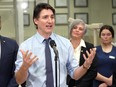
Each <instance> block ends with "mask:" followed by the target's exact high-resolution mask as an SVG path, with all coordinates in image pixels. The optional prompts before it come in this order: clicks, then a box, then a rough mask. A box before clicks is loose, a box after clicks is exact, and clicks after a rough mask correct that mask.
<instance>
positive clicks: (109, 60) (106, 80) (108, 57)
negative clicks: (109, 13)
mask: <svg viewBox="0 0 116 87" xmlns="http://www.w3.org/2000/svg"><path fill="white" fill-rule="evenodd" d="M99 37H100V40H101V45H99V46H97V47H96V48H97V50H96V54H97V57H98V65H97V76H96V80H94V82H93V87H111V86H112V75H113V71H114V68H115V66H114V63H115V61H116V47H114V46H113V45H112V41H113V38H114V30H113V28H112V26H110V25H103V26H102V27H101V28H100V32H99Z"/></svg>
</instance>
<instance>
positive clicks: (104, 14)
mask: <svg viewBox="0 0 116 87" xmlns="http://www.w3.org/2000/svg"><path fill="white" fill-rule="evenodd" d="M48 1H49V3H50V4H51V5H52V6H53V7H55V6H54V0H48ZM67 1H69V3H68V6H69V7H68V8H62V7H61V8H55V9H56V13H61V14H62V13H67V14H68V16H70V17H72V18H74V13H80V12H86V13H88V15H89V17H88V21H89V24H91V23H104V24H109V25H112V13H114V12H116V8H115V9H113V8H112V2H111V1H112V0H88V7H86V8H77V7H76V8H74V0H67ZM0 6H1V5H0ZM33 7H34V3H33V0H29V8H28V9H27V13H29V15H30V25H29V26H25V27H24V36H25V39H27V38H28V37H30V36H32V35H33V34H34V33H35V32H36V29H35V26H34V24H33V21H32V13H33ZM1 9H2V7H0V16H1V17H2V30H1V31H0V34H1V35H5V36H8V37H11V38H14V39H15V36H16V35H15V31H16V30H15V22H14V20H15V11H14V8H13V7H11V9H8V8H7V9H3V10H1ZM112 26H113V28H114V30H115V28H116V26H114V25H112ZM54 32H55V33H58V34H60V35H62V36H64V37H67V38H68V37H69V35H68V32H69V30H68V24H66V25H56V27H55V29H54ZM115 32H116V30H115ZM84 38H86V39H85V40H87V41H90V42H92V43H93V31H92V30H88V32H87V34H86V37H84ZM91 38H92V39H91ZM115 41H116V40H115ZM98 44H99V39H98Z"/></svg>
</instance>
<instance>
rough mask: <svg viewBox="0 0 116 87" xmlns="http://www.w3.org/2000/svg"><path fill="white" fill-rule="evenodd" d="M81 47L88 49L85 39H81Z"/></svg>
mask: <svg viewBox="0 0 116 87" xmlns="http://www.w3.org/2000/svg"><path fill="white" fill-rule="evenodd" d="M79 45H80V46H82V47H86V45H85V41H84V40H83V39H81V42H80V44H79Z"/></svg>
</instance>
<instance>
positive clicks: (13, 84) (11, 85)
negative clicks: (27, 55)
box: [8, 43, 18, 87]
mask: <svg viewBox="0 0 116 87" xmlns="http://www.w3.org/2000/svg"><path fill="white" fill-rule="evenodd" d="M12 45H13V46H14V48H13V49H14V56H13V59H14V60H13V62H12V63H13V68H12V78H11V80H10V81H9V84H8V87H18V84H17V82H16V79H15V76H14V75H15V72H14V70H15V61H16V57H17V52H18V44H17V43H14V44H12Z"/></svg>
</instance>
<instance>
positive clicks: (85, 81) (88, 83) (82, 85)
mask: <svg viewBox="0 0 116 87" xmlns="http://www.w3.org/2000/svg"><path fill="white" fill-rule="evenodd" d="M85 45H86V47H81V52H80V63H79V66H81V65H83V63H84V61H85V59H84V57H83V54H86V51H89V50H90V49H91V48H94V46H93V44H91V43H88V42H85ZM86 56H87V54H86ZM96 66H97V56H95V58H94V60H93V62H92V64H91V67H90V68H89V69H88V71H87V72H86V74H85V75H84V76H83V77H81V78H80V79H79V80H77V81H75V80H74V79H71V78H70V77H69V76H68V77H67V79H68V82H67V83H68V85H70V86H69V87H73V86H77V87H92V84H93V80H94V78H95V77H96V75H97V71H96Z"/></svg>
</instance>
